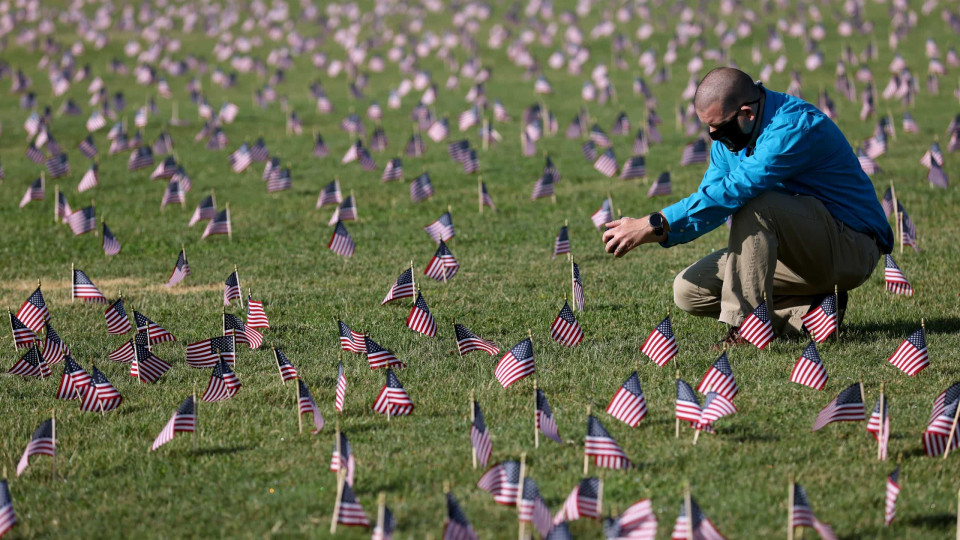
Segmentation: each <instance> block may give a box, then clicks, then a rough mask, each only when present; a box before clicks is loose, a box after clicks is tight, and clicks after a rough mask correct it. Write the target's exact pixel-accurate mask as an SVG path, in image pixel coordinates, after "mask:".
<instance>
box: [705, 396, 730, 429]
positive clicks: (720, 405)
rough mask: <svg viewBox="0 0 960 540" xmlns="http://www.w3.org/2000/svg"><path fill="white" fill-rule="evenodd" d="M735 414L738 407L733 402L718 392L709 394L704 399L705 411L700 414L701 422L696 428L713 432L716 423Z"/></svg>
mask: <svg viewBox="0 0 960 540" xmlns="http://www.w3.org/2000/svg"><path fill="white" fill-rule="evenodd" d="M735 412H737V406H736V405H734V404H733V402H732V401H730V400H729V399H727V398H726V397H724V396H722V395H720V394H718V393H716V392H708V393H707V395H706V396H705V397H704V398H703V410H702V411H701V412H700V420H699V421H698V422H697V426H696V427H697V429H698V430H706V431H711V432H712V427H713V423H714V422H716V421H717V420H719V419H721V418H723V417H724V416H729V415H731V414H733V413H735Z"/></svg>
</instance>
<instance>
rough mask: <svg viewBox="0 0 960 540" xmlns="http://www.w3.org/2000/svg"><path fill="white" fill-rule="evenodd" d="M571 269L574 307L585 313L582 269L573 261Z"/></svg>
mask: <svg viewBox="0 0 960 540" xmlns="http://www.w3.org/2000/svg"><path fill="white" fill-rule="evenodd" d="M570 267H571V268H572V270H571V272H572V273H573V307H574V308H575V309H576V310H577V311H583V281H582V280H581V279H580V267H579V266H577V263H576V262H573V261H572V260H571V262H570Z"/></svg>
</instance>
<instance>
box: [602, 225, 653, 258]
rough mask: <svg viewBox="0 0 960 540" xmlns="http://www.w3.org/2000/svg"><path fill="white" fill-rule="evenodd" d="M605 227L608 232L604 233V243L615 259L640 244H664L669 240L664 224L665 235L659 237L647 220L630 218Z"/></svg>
mask: <svg viewBox="0 0 960 540" xmlns="http://www.w3.org/2000/svg"><path fill="white" fill-rule="evenodd" d="M605 227H607V230H606V231H604V233H603V242H604V243H605V244H606V250H607V253H613V256H614V257H623V256H624V255H626V254H627V252H628V251H630V250H631V249H633V248H635V247H637V246H639V245H640V244H649V243H651V242H662V241H664V240H666V239H667V234H666V231H667V230H669V229H668V226H667V224H666V223H664V234H662V235H660V236H657V235H656V234H655V233H654V232H653V227H651V226H650V222H649V220H648V219H647V218H640V219H634V218H628V217H625V218H620V219H617V220H614V221H611V222H610V223H607V224H606V225H605Z"/></svg>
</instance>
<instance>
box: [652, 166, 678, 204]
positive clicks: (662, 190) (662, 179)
mask: <svg viewBox="0 0 960 540" xmlns="http://www.w3.org/2000/svg"><path fill="white" fill-rule="evenodd" d="M672 193H673V187H672V185H671V183H670V171H664V172H662V173H660V176H658V177H657V180H656V181H655V182H654V183H653V184H651V185H650V189H649V190H647V198H650V197H656V196H658V195H670V194H672Z"/></svg>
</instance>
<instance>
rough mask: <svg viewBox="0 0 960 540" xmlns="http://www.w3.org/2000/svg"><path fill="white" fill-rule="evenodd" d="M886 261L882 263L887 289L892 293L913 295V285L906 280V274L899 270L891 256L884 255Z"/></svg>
mask: <svg viewBox="0 0 960 540" xmlns="http://www.w3.org/2000/svg"><path fill="white" fill-rule="evenodd" d="M884 257H885V259H886V263H885V264H884V270H883V276H884V281H886V284H887V290H888V291H890V292H892V293H894V294H902V295H905V296H913V287H911V286H910V282H909V281H907V278H906V276H904V275H903V272H901V271H900V267H899V266H897V263H896V262H894V260H893V257H891V256H890V255H884Z"/></svg>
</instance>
